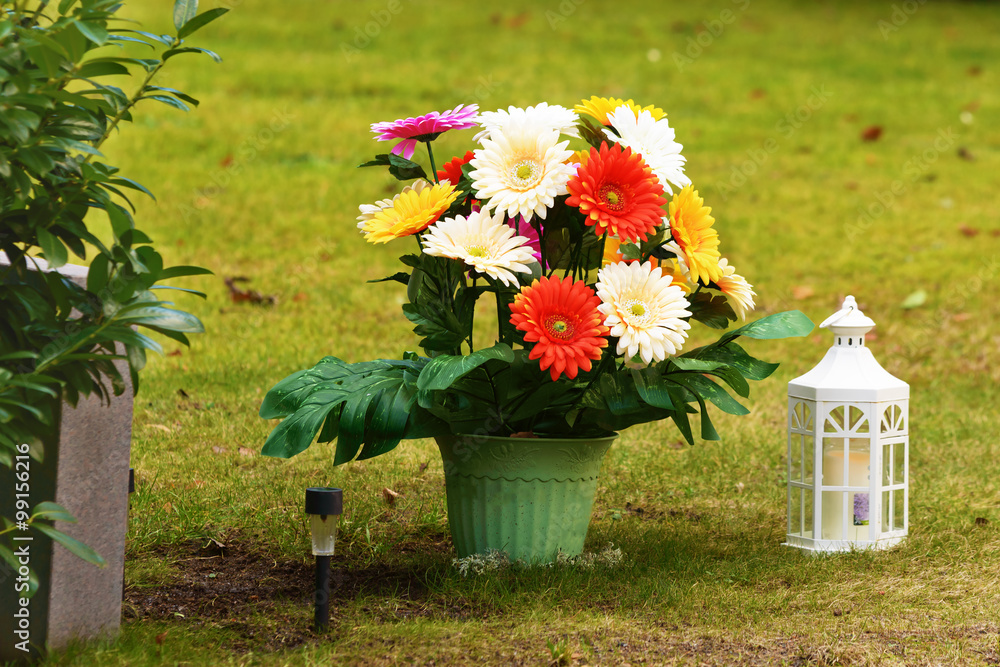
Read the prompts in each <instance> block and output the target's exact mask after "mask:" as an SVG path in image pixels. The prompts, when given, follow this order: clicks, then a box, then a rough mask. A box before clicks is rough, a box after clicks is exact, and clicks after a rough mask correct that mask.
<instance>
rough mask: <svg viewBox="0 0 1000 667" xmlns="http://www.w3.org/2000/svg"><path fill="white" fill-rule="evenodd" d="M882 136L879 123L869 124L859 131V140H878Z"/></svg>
mask: <svg viewBox="0 0 1000 667" xmlns="http://www.w3.org/2000/svg"><path fill="white" fill-rule="evenodd" d="M881 136H882V126H881V125H869V126H868V127H866V128H865V129H864V130H862V131H861V141H878V139H879V137H881Z"/></svg>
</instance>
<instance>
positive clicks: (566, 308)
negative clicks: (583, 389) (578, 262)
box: [510, 277, 608, 382]
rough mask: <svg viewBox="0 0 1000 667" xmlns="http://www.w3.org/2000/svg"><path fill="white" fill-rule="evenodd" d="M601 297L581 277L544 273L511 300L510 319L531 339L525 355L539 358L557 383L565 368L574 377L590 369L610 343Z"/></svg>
mask: <svg viewBox="0 0 1000 667" xmlns="http://www.w3.org/2000/svg"><path fill="white" fill-rule="evenodd" d="M600 303H601V300H600V299H599V298H598V296H597V294H596V293H595V292H594V290H593V289H591V288H590V287H587V284H586V283H584V282H583V281H582V280H577V281H574V280H573V279H572V278H571V277H566V278H563V279H561V280H560V279H559V278H551V277H543V278H541V279H537V280H535V281H534V282H532V283H531V285H530V286H528V287H525V288H524V289H522V290H521V292H520V293H519V294H517V295H516V296H515V297H514V302H513V303H512V304H511V305H510V312H511V316H510V322H511V324H513V325H514V326H515V327H517V328H518V329H519V330H521V331H523V332H525V333H524V340H525V342H528V343H534V344H535V346H534V347H532V348H531V352H530V353H529V354H528V358H529V359H532V360H534V359H539V360H540V361H539V367H540V368H541V370H543V371H544V370H546V369H548V371H549V374H550V375H551V376H552V381H553V382H555V381H556V380H558V379H559V376H560V375H562V374H563V373H565V374H566V377H568V378H569V379H571V380H572V379H573V378H575V377H576V375H577V372H578V371H579V370H581V369H582V370H583V371H589V370H590V369H591V363H590V362H591V360H595V361H596V360H597V359H600V358H601V350H602V349H603V348H605V347H607V346H608V339H607V335H608V328H607V327H606V326H604V324H603V320H604V316H603V315H602V314H601V312H600V311H599V310H598V309H597V307H598V306H599V305H600Z"/></svg>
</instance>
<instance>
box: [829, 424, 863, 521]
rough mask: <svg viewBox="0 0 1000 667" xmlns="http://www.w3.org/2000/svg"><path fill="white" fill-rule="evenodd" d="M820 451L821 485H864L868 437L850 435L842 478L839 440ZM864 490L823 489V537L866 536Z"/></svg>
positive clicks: (841, 455)
mask: <svg viewBox="0 0 1000 667" xmlns="http://www.w3.org/2000/svg"><path fill="white" fill-rule="evenodd" d="M834 442H836V443H837V444H836V445H835V446H833V447H828V448H824V451H823V486H859V487H865V488H868V486H869V483H870V479H869V475H870V474H871V473H870V467H871V453H870V451H869V448H868V440H867V439H860V438H852V439H851V441H850V447H849V449H848V451H847V466H846V468H847V479H846V480H845V479H844V468H845V466H844V448H843V444H842V442H843V441H842V440H839V439H837V440H835V441H834ZM845 493H846V494H847V534H846V535H844V534H843V530H844V529H843V525H844V494H845ZM868 502H869V497H868V492H867V491H864V492H862V491H857V492H851V491H848V492H844V491H824V492H823V539H824V540H867V539H868Z"/></svg>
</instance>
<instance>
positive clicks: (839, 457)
mask: <svg viewBox="0 0 1000 667" xmlns="http://www.w3.org/2000/svg"><path fill="white" fill-rule="evenodd" d="M845 464H846V461H845V459H844V438H823V470H822V472H821V474H820V480H822V483H823V486H841V485H843V484H844V466H845ZM825 500H826V499H825V498H824V503H823V504H824V505H825V504H826V502H825ZM824 514H825V512H824Z"/></svg>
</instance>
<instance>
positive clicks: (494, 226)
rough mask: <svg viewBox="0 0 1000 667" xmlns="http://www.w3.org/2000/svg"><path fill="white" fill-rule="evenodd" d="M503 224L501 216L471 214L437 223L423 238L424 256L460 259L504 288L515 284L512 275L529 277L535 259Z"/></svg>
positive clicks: (498, 213)
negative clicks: (526, 274) (516, 273)
mask: <svg viewBox="0 0 1000 667" xmlns="http://www.w3.org/2000/svg"><path fill="white" fill-rule="evenodd" d="M514 234H515V232H514V230H513V228H511V227H509V226H507V225H506V224H504V215H503V212H502V211H498V212H497V214H496V215H495V216H494V217H490V214H489V213H487V212H486V211H473V212H472V213H470V214H469V216H468V217H465V216H461V215H459V216H456V217H454V218H447V219H445V220H439V221H438V222H436V223H435V224H433V225H431V226H430V227H429V228H428V229H427V232H426V233H425V234H424V235H423V237H422V238H423V245H424V252H425V253H427V254H428V255H434V256H435V257H449V258H451V259H460V260H462V261H464V262H465V263H466V264H468V265H469V266H471V267H472V268H473V269H475V270H476V271H478V272H479V273H485V274H486V275H488V276H490V277H491V278H494V279H495V280H499V281H500V282H502V283H503V284H504V285H510V284H511V283H513V284H515V285H516V284H517V277H516V276H515V275H514V273H513V272H515V271H516V272H518V273H530V272H531V267H530V265H531V264H534V263H535V257H534V255H533V251H532V249H531V246H529V245H527V243H528V240H529V239H528V238H527V237H525V236H515V235H514Z"/></svg>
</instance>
